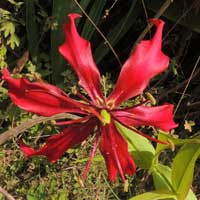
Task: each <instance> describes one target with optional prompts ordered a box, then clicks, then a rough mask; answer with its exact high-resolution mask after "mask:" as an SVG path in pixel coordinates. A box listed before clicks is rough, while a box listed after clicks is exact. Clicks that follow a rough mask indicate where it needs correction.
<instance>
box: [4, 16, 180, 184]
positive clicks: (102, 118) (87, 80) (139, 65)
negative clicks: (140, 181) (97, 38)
mask: <svg viewBox="0 0 200 200" xmlns="http://www.w3.org/2000/svg"><path fill="white" fill-rule="evenodd" d="M77 17H79V15H78V14H75V13H72V14H69V15H68V18H69V21H68V22H67V23H65V24H64V33H65V42H64V44H63V45H61V46H60V47H59V52H60V53H61V54H62V56H63V57H64V58H65V59H66V60H67V61H68V62H69V63H70V65H71V66H72V67H73V69H74V70H75V72H76V74H77V76H78V78H79V84H80V85H81V86H82V87H83V88H84V89H85V91H86V92H87V94H88V96H89V97H90V99H88V98H86V97H85V96H84V95H82V94H80V93H77V95H78V96H79V97H80V99H81V101H78V100H74V99H72V98H70V97H69V96H68V95H66V94H65V92H63V91H62V90H61V89H59V88H58V87H56V86H53V85H50V84H47V83H44V82H41V81H36V82H30V81H29V80H27V79H25V78H18V79H14V78H12V77H11V75H10V73H9V71H8V70H7V69H6V68H4V69H3V71H2V73H3V79H4V80H6V81H7V82H8V86H9V96H10V98H11V99H12V101H13V103H15V104H16V105H17V106H19V107H20V108H22V109H24V110H26V111H29V112H32V113H36V114H38V115H41V116H52V115H55V114H58V113H64V112H67V113H76V114H80V115H81V118H79V119H72V120H70V121H66V122H60V124H62V125H66V128H65V129H64V130H63V131H62V132H60V133H59V134H55V135H53V136H50V137H49V138H48V139H47V141H46V143H45V144H44V145H43V146H42V147H41V148H39V149H37V150H35V149H33V148H31V147H29V146H28V145H26V144H24V143H22V144H21V149H22V151H23V152H24V154H25V155H26V156H27V157H30V156H34V155H44V156H46V157H47V158H48V160H49V161H50V162H52V163H53V162H55V161H56V160H58V159H59V158H60V157H61V156H62V155H63V153H64V152H65V151H66V150H67V149H69V148H71V147H73V146H74V145H76V144H79V143H81V142H82V141H84V140H85V139H86V138H87V137H88V136H89V135H90V134H95V141H94V146H93V149H92V150H91V152H90V156H89V161H88V164H87V166H86V169H85V171H84V176H86V174H87V172H88V169H89V166H90V164H91V161H92V159H93V157H94V155H95V152H96V149H97V147H98V145H99V148H100V152H101V154H102V155H103V157H104V159H105V162H106V166H107V170H108V176H109V179H110V181H114V180H115V179H116V176H117V174H118V173H119V175H120V177H121V179H122V180H123V181H125V175H126V174H129V175H133V174H134V173H135V170H136V165H135V162H134V160H133V158H132V156H131V155H130V154H129V152H128V144H127V142H126V139H125V138H124V137H123V135H122V134H121V133H120V131H119V129H118V128H117V126H116V122H117V123H121V124H122V125H124V126H125V127H127V128H129V129H132V128H133V127H138V126H141V125H147V126H154V127H156V128H159V129H162V130H164V131H169V130H170V129H172V128H175V127H176V126H177V125H176V123H175V122H174V121H173V114H172V111H173V105H171V104H164V105H161V106H154V107H150V106H147V105H146V104H145V102H143V103H141V104H138V105H134V106H132V107H122V106H120V105H121V103H122V102H124V101H126V100H128V99H130V98H132V97H136V96H137V95H139V94H141V93H142V92H143V91H144V89H145V88H146V87H147V85H148V83H149V81H150V79H151V78H153V77H154V76H156V75H157V74H159V73H161V72H163V71H164V70H165V69H166V68H167V67H168V64H169V58H168V56H166V55H165V54H164V53H163V52H162V50H161V48H162V30H163V26H164V22H163V21H162V20H159V19H152V20H151V22H152V23H153V24H154V25H155V26H156V32H155V34H154V36H153V38H152V39H150V40H143V41H141V42H140V43H139V44H138V45H137V47H136V48H135V51H134V52H132V54H131V55H130V57H129V58H128V60H127V61H126V62H125V63H124V65H123V67H122V69H121V72H120V75H119V78H118V81H117V83H116V86H115V87H114V90H113V91H112V92H111V94H110V95H109V96H108V97H107V98H106V97H104V96H103V94H102V91H101V85H100V73H99V71H98V68H97V67H96V65H95V63H94V61H93V57H92V53H91V47H90V42H89V41H87V40H85V39H83V38H82V37H81V36H80V35H79V34H78V32H77V29H76V26H75V19H76V18H77ZM58 124H59V122H58ZM94 130H95V131H94ZM134 131H135V132H136V133H138V134H140V135H142V136H145V137H146V138H148V139H150V140H153V141H156V142H161V143H162V141H158V140H156V139H154V138H151V137H150V136H148V135H145V134H143V133H141V132H140V131H137V130H136V129H134ZM133 139H134V134H133Z"/></svg>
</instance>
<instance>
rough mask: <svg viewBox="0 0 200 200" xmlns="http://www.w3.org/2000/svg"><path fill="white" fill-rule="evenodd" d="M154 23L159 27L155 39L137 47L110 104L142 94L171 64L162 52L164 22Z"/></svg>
mask: <svg viewBox="0 0 200 200" xmlns="http://www.w3.org/2000/svg"><path fill="white" fill-rule="evenodd" d="M152 23H154V24H155V25H156V27H157V30H156V33H155V35H154V37H153V38H152V39H151V40H144V41H141V43H140V44H139V45H138V46H137V47H136V49H135V51H134V52H133V53H132V55H131V56H130V58H129V59H128V60H127V61H126V62H125V64H124V66H123V67H122V70H121V73H120V75H119V78H118V81H117V84H116V86H115V89H114V90H113V92H112V93H111V95H110V96H109V98H108V102H109V101H110V103H111V104H114V105H115V106H117V105H119V104H120V103H121V102H123V101H125V100H127V99H129V98H131V97H134V96H136V95H138V94H140V93H142V92H143V90H144V89H145V88H146V87H147V85H148V83H149V81H150V79H151V78H153V77H154V76H156V75H157V74H159V73H161V72H162V71H164V70H165V69H166V68H167V66H168V64H169V58H168V57H167V56H166V55H165V54H163V52H162V51H161V44H162V30H163V26H164V22H163V21H162V20H157V19H154V20H152Z"/></svg>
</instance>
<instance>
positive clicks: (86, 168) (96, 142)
mask: <svg viewBox="0 0 200 200" xmlns="http://www.w3.org/2000/svg"><path fill="white" fill-rule="evenodd" d="M99 137H100V134H99V133H97V136H96V138H95V141H94V146H93V148H92V151H91V152H90V156H89V160H88V163H87V165H86V167H85V170H84V172H83V180H85V178H86V176H87V174H88V171H89V168H90V166H91V164H92V160H93V158H94V156H95V153H96V151H97V146H98V142H99Z"/></svg>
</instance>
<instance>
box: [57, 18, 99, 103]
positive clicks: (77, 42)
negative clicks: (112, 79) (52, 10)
mask: <svg viewBox="0 0 200 200" xmlns="http://www.w3.org/2000/svg"><path fill="white" fill-rule="evenodd" d="M68 17H69V22H67V23H66V24H65V25H64V31H65V43H64V44H63V45H61V46H60V47H59V51H60V53H61V54H62V55H63V56H64V58H65V59H66V60H67V61H68V62H69V63H70V64H71V66H72V67H73V69H74V70H75V71H76V73H77V75H78V78H79V80H80V85H82V86H83V87H84V89H85V90H86V91H87V93H88V95H89V96H90V97H91V99H92V100H93V101H95V102H98V100H100V99H102V94H101V90H100V74H99V71H98V69H97V67H96V65H95V63H94V60H93V57H92V53H91V46H90V42H89V41H87V40H85V39H84V38H82V37H80V35H79V34H78V32H77V29H76V26H75V23H74V20H75V19H76V18H78V17H80V16H79V15H78V14H70V15H68Z"/></svg>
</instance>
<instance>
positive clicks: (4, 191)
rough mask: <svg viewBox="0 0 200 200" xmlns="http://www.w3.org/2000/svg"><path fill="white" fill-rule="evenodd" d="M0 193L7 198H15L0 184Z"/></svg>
mask: <svg viewBox="0 0 200 200" xmlns="http://www.w3.org/2000/svg"><path fill="white" fill-rule="evenodd" d="M0 193H2V194H3V195H4V196H5V197H6V198H7V199H8V200H15V198H14V197H13V196H11V195H10V194H9V193H8V192H7V191H6V190H4V189H3V188H2V187H1V186H0Z"/></svg>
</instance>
